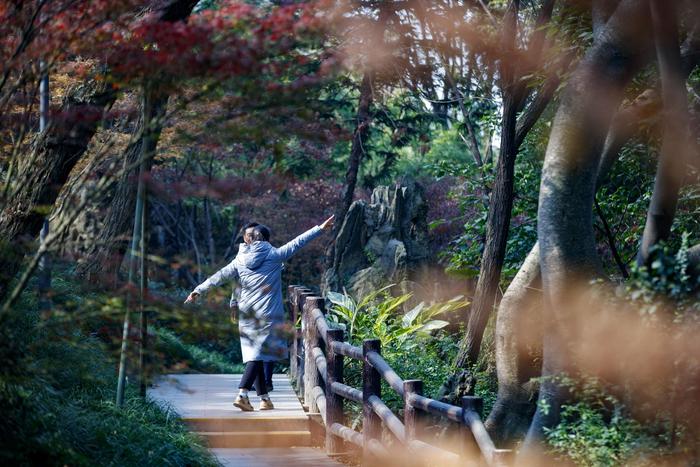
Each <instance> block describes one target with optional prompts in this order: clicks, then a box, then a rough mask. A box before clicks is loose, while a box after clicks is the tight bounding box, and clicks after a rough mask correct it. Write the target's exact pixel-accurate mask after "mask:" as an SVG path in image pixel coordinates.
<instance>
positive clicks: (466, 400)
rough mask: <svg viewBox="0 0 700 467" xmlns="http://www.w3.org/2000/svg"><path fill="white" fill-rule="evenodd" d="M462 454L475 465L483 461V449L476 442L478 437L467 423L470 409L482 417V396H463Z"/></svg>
mask: <svg viewBox="0 0 700 467" xmlns="http://www.w3.org/2000/svg"><path fill="white" fill-rule="evenodd" d="M462 410H463V411H464V412H463V416H462V423H461V429H460V431H461V432H462V436H461V438H462V456H463V457H464V458H465V459H466V460H467V462H468V463H470V464H473V465H479V464H480V463H481V451H480V450H479V446H478V445H477V444H476V439H475V438H474V434H473V433H472V430H471V428H470V427H469V425H468V424H467V420H466V418H467V417H466V415H467V412H468V411H472V412H476V413H478V414H479V416H480V417H481V414H482V412H483V410H484V401H483V400H482V399H481V397H476V396H464V397H462Z"/></svg>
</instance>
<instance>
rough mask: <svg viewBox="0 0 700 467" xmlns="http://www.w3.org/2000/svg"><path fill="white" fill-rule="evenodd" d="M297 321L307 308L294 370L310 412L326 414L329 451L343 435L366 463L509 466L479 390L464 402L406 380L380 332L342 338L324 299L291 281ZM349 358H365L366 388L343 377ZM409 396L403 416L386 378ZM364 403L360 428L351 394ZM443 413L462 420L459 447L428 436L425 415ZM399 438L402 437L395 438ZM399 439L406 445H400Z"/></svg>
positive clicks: (336, 449)
mask: <svg viewBox="0 0 700 467" xmlns="http://www.w3.org/2000/svg"><path fill="white" fill-rule="evenodd" d="M288 292H289V293H288V299H289V306H290V310H291V315H292V316H291V318H292V320H293V321H292V322H293V323H297V322H298V321H299V317H300V316H301V329H296V327H295V329H296V335H295V336H294V339H293V341H292V346H291V349H290V350H291V351H290V375H291V378H292V380H293V382H294V383H295V386H296V388H297V391H298V392H299V395H300V396H301V397H303V400H304V405H305V406H307V408H308V410H309V413H312V414H314V413H316V414H320V416H321V419H322V420H323V424H324V426H325V432H326V435H325V449H326V452H327V453H328V454H329V455H338V454H342V453H344V451H345V449H344V443H348V444H349V445H351V446H354V447H356V448H357V449H359V450H360V451H361V452H362V462H363V465H376V464H377V463H378V462H383V463H386V462H387V461H389V462H388V463H390V464H401V465H416V464H418V465H488V466H506V465H509V464H510V463H511V459H512V451H511V450H508V449H496V447H495V446H494V444H493V441H492V440H491V438H490V437H489V435H488V433H487V432H486V429H485V427H484V424H483V422H482V420H481V417H482V413H481V412H482V407H483V406H482V400H481V398H480V397H473V396H466V397H463V398H462V405H461V407H458V406H455V405H451V404H446V403H444V402H440V401H437V400H435V399H431V398H429V397H425V396H424V395H423V394H422V392H423V382H422V381H420V380H416V379H412V380H404V379H401V377H400V376H399V375H398V374H396V372H395V371H394V370H393V369H392V368H391V367H390V366H389V364H388V363H387V362H386V360H384V358H382V354H381V344H380V341H379V339H368V340H365V341H364V342H363V344H362V348H360V347H357V346H353V345H351V344H349V343H347V342H345V339H344V331H343V330H340V329H331V328H330V327H329V326H328V321H327V320H326V317H325V300H324V299H323V298H322V297H318V296H315V295H314V294H313V293H312V292H311V291H310V290H309V289H307V288H304V287H300V286H294V285H292V286H289V289H288ZM345 358H351V359H355V360H359V361H361V362H362V388H361V389H357V388H353V387H350V386H348V385H346V384H345V383H344V380H343V364H344V359H345ZM382 378H383V379H384V380H385V381H386V382H387V384H388V385H389V387H391V389H392V390H394V391H396V392H397V393H398V394H399V395H400V396H401V397H402V399H403V420H401V419H400V418H399V417H398V416H397V415H395V414H394V413H393V412H392V411H391V410H390V409H389V407H387V405H386V404H385V403H384V402H383V401H382V399H381V380H382ZM346 400H348V401H352V402H355V403H357V404H361V405H362V432H361V433H360V432H357V431H355V430H353V429H351V428H350V427H348V426H346V425H345V422H344V415H343V406H344V403H345V401H346ZM424 413H429V414H432V415H435V416H439V417H444V418H447V419H448V420H451V421H452V422H455V423H457V424H458V425H459V427H460V440H459V448H458V449H454V448H453V449H451V450H447V449H444V448H440V447H437V446H434V445H431V444H428V443H426V442H425V441H422V440H421V439H420V438H421V433H422V430H423V428H424V427H423V425H424V418H425V417H423V416H422V415H423V414H424ZM382 423H383V424H384V427H386V429H387V430H388V431H389V432H390V433H391V434H392V435H393V439H394V442H393V445H392V447H391V448H389V447H387V446H386V444H384V443H382ZM397 443H398V444H397ZM397 446H400V447H401V449H396V448H397Z"/></svg>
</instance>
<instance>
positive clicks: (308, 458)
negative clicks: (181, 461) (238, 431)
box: [212, 447, 343, 467]
mask: <svg viewBox="0 0 700 467" xmlns="http://www.w3.org/2000/svg"><path fill="white" fill-rule="evenodd" d="M212 452H213V453H214V455H216V457H217V459H218V460H219V462H221V464H222V465H224V466H225V467H280V466H284V467H342V466H343V464H341V463H340V462H337V461H334V460H332V459H330V458H329V457H328V456H326V455H325V454H323V452H321V451H319V450H317V449H313V448H304V447H297V448H286V449H283V448H280V449H269V448H268V449H255V448H253V449H212Z"/></svg>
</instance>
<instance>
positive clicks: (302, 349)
mask: <svg viewBox="0 0 700 467" xmlns="http://www.w3.org/2000/svg"><path fill="white" fill-rule="evenodd" d="M311 295H313V294H312V293H311V291H310V290H308V289H306V288H304V287H299V288H297V292H296V303H297V313H298V315H299V316H300V317H301V319H300V323H301V329H300V330H299V333H300V334H301V345H299V346H298V347H297V350H298V351H299V362H298V363H297V365H298V367H297V375H298V378H299V395H300V396H301V397H302V398H303V399H304V407H306V408H307V410H308V406H309V405H308V401H307V399H306V397H307V396H306V333H307V330H306V322H305V320H304V302H305V301H306V297H310V296H311Z"/></svg>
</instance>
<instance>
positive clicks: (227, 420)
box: [183, 416, 309, 432]
mask: <svg viewBox="0 0 700 467" xmlns="http://www.w3.org/2000/svg"><path fill="white" fill-rule="evenodd" d="M183 421H184V422H185V423H186V424H187V425H188V426H189V427H190V429H191V430H192V431H202V432H240V431H245V432H260V431H265V432H269V431H309V418H308V417H306V416H298V417H296V416H291V417H290V416H287V417H279V416H277V417H248V418H243V417H241V416H237V417H217V418H214V417H211V418H197V417H190V418H184V419H183Z"/></svg>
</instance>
